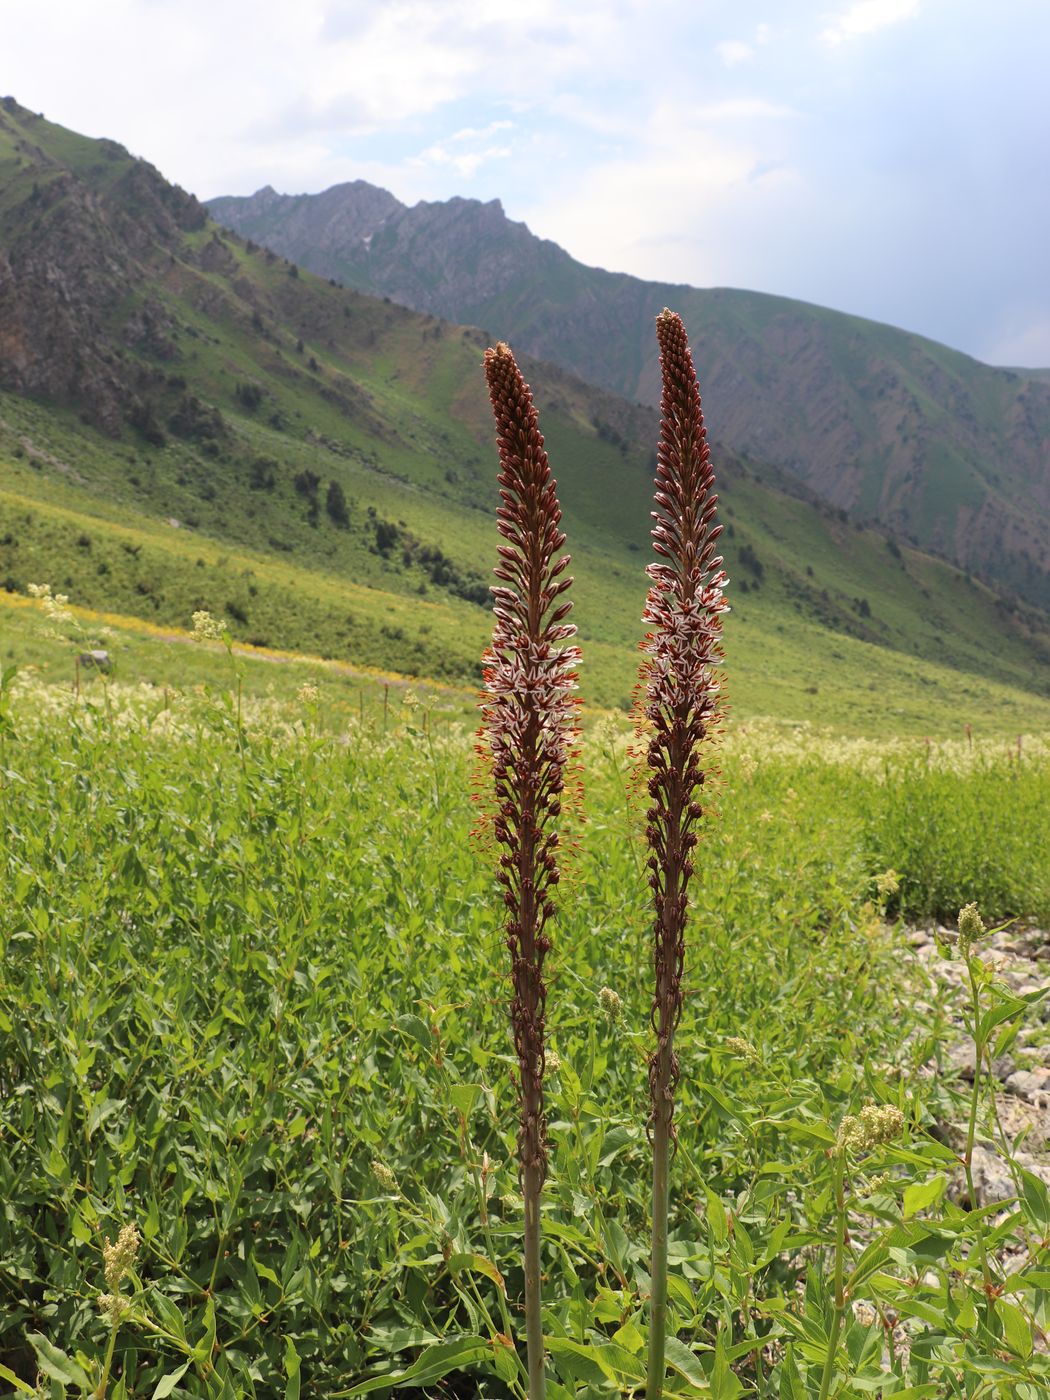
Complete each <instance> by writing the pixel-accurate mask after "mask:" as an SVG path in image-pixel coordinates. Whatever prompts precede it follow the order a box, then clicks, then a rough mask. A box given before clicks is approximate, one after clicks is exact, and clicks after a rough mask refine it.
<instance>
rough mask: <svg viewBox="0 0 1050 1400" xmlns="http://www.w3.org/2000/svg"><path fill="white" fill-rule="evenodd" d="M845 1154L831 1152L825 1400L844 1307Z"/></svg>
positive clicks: (822, 1393)
mask: <svg viewBox="0 0 1050 1400" xmlns="http://www.w3.org/2000/svg"><path fill="white" fill-rule="evenodd" d="M845 1175H846V1154H845V1152H844V1151H843V1150H840V1151H838V1152H836V1154H835V1216H836V1220H835V1315H834V1317H833V1318H832V1322H831V1336H830V1337H829V1338H828V1354H827V1356H826V1358H825V1360H824V1374H823V1375H822V1376H821V1379H820V1396H819V1400H828V1396H829V1395H830V1393H831V1382H832V1379H833V1378H834V1375H835V1357H836V1355H837V1354H838V1349H839V1336H840V1335H841V1333H842V1318H843V1314H844V1313H845V1311H846V1290H845V1285H844V1281H843V1280H844V1269H845V1258H846V1191H845Z"/></svg>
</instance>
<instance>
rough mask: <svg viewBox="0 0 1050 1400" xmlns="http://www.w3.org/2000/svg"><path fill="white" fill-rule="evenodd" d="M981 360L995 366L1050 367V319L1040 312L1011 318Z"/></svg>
mask: <svg viewBox="0 0 1050 1400" xmlns="http://www.w3.org/2000/svg"><path fill="white" fill-rule="evenodd" d="M981 359H983V360H985V361H987V363H988V364H992V365H1015V366H1030V367H1036V368H1045V367H1050V315H1047V314H1046V313H1045V312H1039V311H1037V312H1035V313H1034V314H1033V313H1031V312H1029V313H1027V314H1026V313H1024V312H1016V313H1014V314H1012V315H1010V316H1008V317H1007V318H1006V325H1005V326H1004V327H1003V328H1001V329H1000V331H999V333H998V335H996V336H995V337H994V338H993V340H992V342H991V344H990V345H989V346H988V347H987V348H986V350H985V351H984V353H983V354H982V355H981Z"/></svg>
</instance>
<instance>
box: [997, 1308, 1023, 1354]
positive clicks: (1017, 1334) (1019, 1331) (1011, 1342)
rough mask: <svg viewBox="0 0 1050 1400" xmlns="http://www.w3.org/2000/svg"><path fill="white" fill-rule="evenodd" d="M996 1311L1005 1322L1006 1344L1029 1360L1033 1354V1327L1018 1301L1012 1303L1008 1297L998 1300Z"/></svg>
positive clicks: (1014, 1352)
mask: <svg viewBox="0 0 1050 1400" xmlns="http://www.w3.org/2000/svg"><path fill="white" fill-rule="evenodd" d="M995 1311H996V1312H997V1313H998V1314H999V1318H1000V1320H1001V1321H1002V1324H1003V1333H1004V1335H1005V1337H1006V1345H1007V1346H1008V1347H1009V1348H1010V1350H1011V1351H1012V1352H1013V1354H1014V1355H1015V1356H1020V1357H1022V1358H1023V1359H1025V1360H1027V1359H1028V1357H1029V1356H1031V1354H1032V1329H1031V1327H1030V1326H1029V1325H1028V1319H1027V1318H1026V1317H1025V1315H1024V1313H1023V1312H1022V1311H1021V1309H1020V1308H1019V1307H1018V1306H1017V1304H1016V1303H1011V1302H1009V1301H1008V1300H1007V1299H1006V1298H998V1299H997V1300H996V1304H995Z"/></svg>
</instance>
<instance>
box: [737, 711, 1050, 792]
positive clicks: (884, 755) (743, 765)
mask: <svg viewBox="0 0 1050 1400" xmlns="http://www.w3.org/2000/svg"><path fill="white" fill-rule="evenodd" d="M1019 749H1020V752H1021V753H1022V755H1023V758H1024V761H1025V762H1029V761H1031V762H1039V761H1045V760H1046V759H1047V758H1050V739H1048V738H1047V737H1046V736H1038V735H1028V734H1026V735H1023V736H1022V737H1021V742H1020V745H1018V743H1017V742H1016V741H1010V742H1007V741H1005V740H1004V739H1002V738H1001V737H997V738H984V739H981V738H973V737H972V735H971V736H970V737H969V738H967V737H966V736H965V735H960V737H959V738H958V739H922V738H907V737H896V738H885V739H862V738H853V739H851V738H844V737H842V736H840V735H835V734H830V733H826V732H824V731H822V730H820V729H817V728H814V727H813V726H812V725H809V724H804V723H803V724H791V723H785V722H783V721H777V720H773V719H757V720H749V721H748V722H747V724H742V725H739V726H735V727H731V728H729V729H727V731H726V734H725V738H724V740H723V743H722V752H723V754H724V756H725V760H726V763H725V767H726V776H727V778H730V779H731V777H732V770H733V769H734V768H736V769H738V770H739V773H740V775H741V777H742V779H743V780H744V781H745V782H747V781H750V779H751V778H752V777H753V776H754V774H755V773H756V771H758V770H759V769H761V768H762V766H763V764H766V763H771V762H812V761H813V760H816V761H818V762H821V763H827V764H830V765H833V766H835V767H841V768H849V769H852V770H853V771H854V772H857V773H860V774H862V775H863V776H865V777H871V778H876V779H878V780H879V781H884V780H885V777H886V769H887V764H890V765H892V764H895V763H906V762H908V761H911V760H914V759H916V758H921V760H922V762H923V763H924V764H926V765H928V766H929V767H930V768H931V769H934V770H936V771H937V772H941V773H956V774H959V775H963V774H966V773H968V772H971V771H972V770H973V769H975V768H981V767H983V766H986V765H987V764H988V763H989V762H996V761H1002V760H1004V759H1007V758H1009V759H1010V761H1011V762H1012V761H1015V760H1016V758H1017V754H1018V751H1019Z"/></svg>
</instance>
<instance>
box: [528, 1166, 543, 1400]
mask: <svg viewBox="0 0 1050 1400" xmlns="http://www.w3.org/2000/svg"><path fill="white" fill-rule="evenodd" d="M542 1187H543V1179H542V1175H541V1171H540V1168H538V1167H532V1166H529V1167H526V1168H525V1172H524V1179H523V1181H522V1195H523V1196H524V1199H525V1250H524V1264H525V1346H526V1350H527V1352H528V1362H529V1400H543V1397H544V1394H545V1393H546V1380H545V1376H544V1367H543V1311H542V1295H541V1289H540V1191H541V1189H542Z"/></svg>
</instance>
